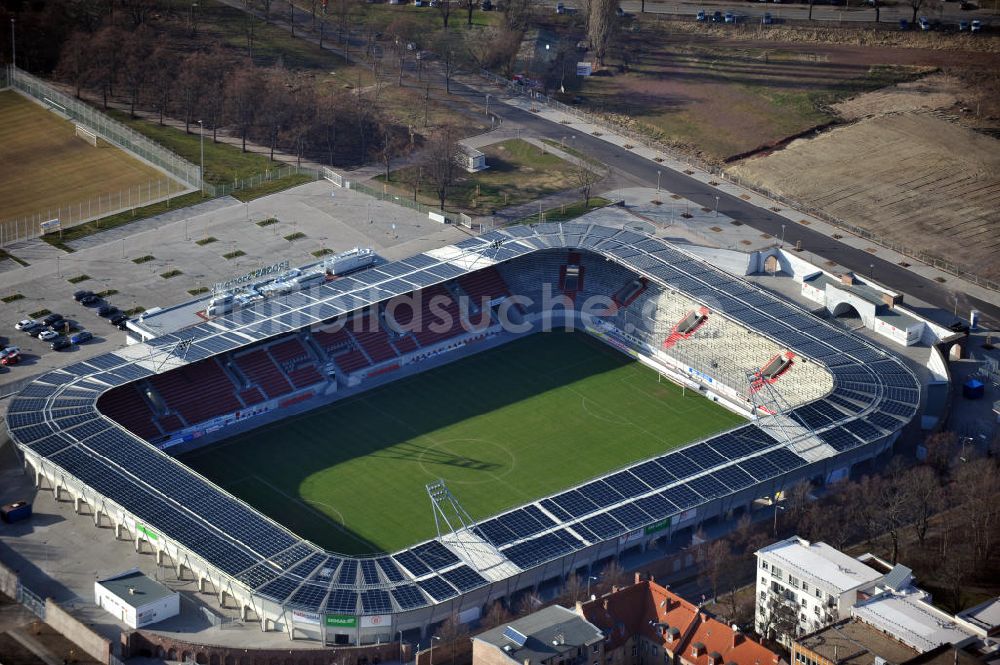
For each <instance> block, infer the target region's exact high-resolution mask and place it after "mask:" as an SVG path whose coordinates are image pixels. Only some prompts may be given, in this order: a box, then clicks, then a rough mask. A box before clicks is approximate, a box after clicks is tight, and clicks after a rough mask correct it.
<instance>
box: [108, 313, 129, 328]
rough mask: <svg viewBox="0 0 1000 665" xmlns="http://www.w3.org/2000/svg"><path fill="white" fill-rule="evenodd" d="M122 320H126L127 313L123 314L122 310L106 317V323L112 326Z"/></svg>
mask: <svg viewBox="0 0 1000 665" xmlns="http://www.w3.org/2000/svg"><path fill="white" fill-rule="evenodd" d="M124 321H128V314H125V313H124V312H119V313H118V314H115V315H114V316H112V317H109V318H108V323H110V324H111V325H113V326H117V325H119V324H121V323H122V322H124Z"/></svg>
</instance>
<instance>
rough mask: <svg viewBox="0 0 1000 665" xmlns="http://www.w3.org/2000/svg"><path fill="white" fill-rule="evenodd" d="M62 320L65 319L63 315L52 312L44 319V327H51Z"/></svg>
mask: <svg viewBox="0 0 1000 665" xmlns="http://www.w3.org/2000/svg"><path fill="white" fill-rule="evenodd" d="M62 318H63V315H62V314H59V313H57V312H52V313H50V314H47V315H46V316H45V318H44V319H42V325H44V326H51V325H52V324H53V323H55V322H56V321H61V320H62Z"/></svg>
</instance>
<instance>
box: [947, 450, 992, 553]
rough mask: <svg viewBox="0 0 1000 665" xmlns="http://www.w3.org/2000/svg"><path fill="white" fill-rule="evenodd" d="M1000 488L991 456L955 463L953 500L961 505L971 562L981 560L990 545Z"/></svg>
mask: <svg viewBox="0 0 1000 665" xmlns="http://www.w3.org/2000/svg"><path fill="white" fill-rule="evenodd" d="M998 489H1000V473H998V470H997V463H996V461H995V460H993V459H991V458H984V459H977V460H975V461H974V462H967V463H964V464H962V465H961V466H959V467H958V468H957V469H956V471H955V479H954V497H955V502H956V503H957V504H958V505H960V506H962V508H961V510H960V511H959V512H960V515H961V519H963V520H964V521H965V525H966V526H965V529H964V531H965V533H966V534H967V536H968V543H969V545H970V546H971V549H972V558H973V562H974V564H975V565H980V564H982V563H983V562H985V561H986V560H987V559H988V557H989V555H990V552H991V550H992V548H993V545H994V542H993V539H994V538H995V537H996V531H997V526H998V521H1000V502H998V501H997V500H996V497H997V493H998Z"/></svg>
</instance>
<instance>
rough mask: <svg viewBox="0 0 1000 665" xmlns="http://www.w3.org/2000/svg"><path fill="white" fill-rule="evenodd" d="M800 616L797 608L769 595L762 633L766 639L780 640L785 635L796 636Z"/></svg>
mask: <svg viewBox="0 0 1000 665" xmlns="http://www.w3.org/2000/svg"><path fill="white" fill-rule="evenodd" d="M798 622H799V617H798V615H797V614H796V612H795V609H794V608H793V607H792V606H791V605H790V604H788V603H785V602H784V601H782V600H780V599H778V598H775V597H773V596H768V602H767V612H766V614H765V619H764V623H763V625H762V626H761V630H760V634H761V636H762V637H763V638H764V639H769V640H774V641H778V640H781V639H782V638H783V637H785V636H792V637H794V636H795V627H796V626H797V625H798Z"/></svg>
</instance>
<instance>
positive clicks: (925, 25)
mask: <svg viewBox="0 0 1000 665" xmlns="http://www.w3.org/2000/svg"><path fill="white" fill-rule="evenodd" d="M917 25H919V26H920V29H921V30H925V31H926V30H930V29H931V22H930V21H928V20H927V17H926V16H921V17H920V18H918V19H917Z"/></svg>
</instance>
